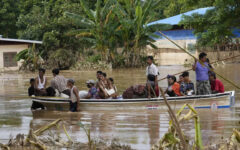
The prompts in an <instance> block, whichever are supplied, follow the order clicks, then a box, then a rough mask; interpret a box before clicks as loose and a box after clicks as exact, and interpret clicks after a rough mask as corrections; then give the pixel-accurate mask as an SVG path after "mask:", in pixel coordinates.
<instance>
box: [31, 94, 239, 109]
mask: <svg viewBox="0 0 240 150" xmlns="http://www.w3.org/2000/svg"><path fill="white" fill-rule="evenodd" d="M167 99H168V102H169V104H170V105H171V107H172V109H175V110H176V109H180V108H181V107H182V106H183V105H184V104H186V103H188V104H190V105H192V106H194V107H195V108H197V109H198V108H212V109H217V108H230V107H232V106H233V105H234V103H235V91H229V92H225V93H219V94H210V95H194V96H182V97H167ZM32 100H33V101H34V102H39V103H41V104H43V105H44V106H45V107H46V109H47V110H58V111H68V110H69V99H66V98H60V97H32ZM79 105H80V107H79V108H80V110H81V111H96V110H101V111H103V110H107V111H109V110H110V111H126V110H147V109H165V110H166V109H167V107H166V105H165V103H164V101H163V98H162V97H158V98H151V99H148V98H143V99H81V100H80V104H79Z"/></svg>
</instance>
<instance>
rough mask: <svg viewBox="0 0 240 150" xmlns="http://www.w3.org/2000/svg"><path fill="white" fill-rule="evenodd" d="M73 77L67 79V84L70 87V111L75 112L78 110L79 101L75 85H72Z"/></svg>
mask: <svg viewBox="0 0 240 150" xmlns="http://www.w3.org/2000/svg"><path fill="white" fill-rule="evenodd" d="M74 83H75V82H74V80H73V79H68V81H67V86H68V87H69V88H70V111H71V112H76V111H78V105H79V102H80V98H79V94H78V93H79V92H78V89H77V87H76V86H75V85H74Z"/></svg>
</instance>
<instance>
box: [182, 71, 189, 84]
mask: <svg viewBox="0 0 240 150" xmlns="http://www.w3.org/2000/svg"><path fill="white" fill-rule="evenodd" d="M182 77H183V80H184V82H188V81H189V72H187V71H185V72H183V74H182Z"/></svg>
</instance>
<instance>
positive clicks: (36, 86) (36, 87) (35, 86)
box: [34, 78, 40, 90]
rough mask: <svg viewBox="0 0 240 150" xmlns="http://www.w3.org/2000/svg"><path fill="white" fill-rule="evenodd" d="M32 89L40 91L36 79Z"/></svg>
mask: <svg viewBox="0 0 240 150" xmlns="http://www.w3.org/2000/svg"><path fill="white" fill-rule="evenodd" d="M34 88H35V89H36V90H40V89H39V88H38V78H35V84H34Z"/></svg>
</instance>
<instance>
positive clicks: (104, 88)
mask: <svg viewBox="0 0 240 150" xmlns="http://www.w3.org/2000/svg"><path fill="white" fill-rule="evenodd" d="M105 74H106V73H105ZM97 87H98V95H99V97H100V98H101V99H107V98H111V97H112V98H116V97H117V94H116V92H115V90H114V88H113V86H112V83H111V81H110V80H109V79H107V78H106V77H105V75H104V73H102V74H101V75H100V81H99V82H98V83H97Z"/></svg>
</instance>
